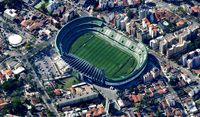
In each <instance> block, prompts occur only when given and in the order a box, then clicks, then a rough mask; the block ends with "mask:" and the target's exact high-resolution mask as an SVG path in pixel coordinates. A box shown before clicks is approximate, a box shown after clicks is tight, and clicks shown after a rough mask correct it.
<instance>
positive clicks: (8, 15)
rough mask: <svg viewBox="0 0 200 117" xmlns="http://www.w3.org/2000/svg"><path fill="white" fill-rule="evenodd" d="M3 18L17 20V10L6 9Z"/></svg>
mask: <svg viewBox="0 0 200 117" xmlns="http://www.w3.org/2000/svg"><path fill="white" fill-rule="evenodd" d="M3 16H4V17H6V18H7V19H9V20H12V21H13V20H14V19H15V18H16V16H17V13H16V10H15V9H6V10H5V11H4V13H3Z"/></svg>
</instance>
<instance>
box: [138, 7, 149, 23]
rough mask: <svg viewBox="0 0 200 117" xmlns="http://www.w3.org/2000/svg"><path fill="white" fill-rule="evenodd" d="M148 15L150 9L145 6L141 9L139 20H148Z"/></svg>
mask: <svg viewBox="0 0 200 117" xmlns="http://www.w3.org/2000/svg"><path fill="white" fill-rule="evenodd" d="M147 15H148V9H147V8H146V7H145V6H141V7H140V8H139V19H140V21H141V20H142V19H143V18H146V17H147Z"/></svg>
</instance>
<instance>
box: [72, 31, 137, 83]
mask: <svg viewBox="0 0 200 117" xmlns="http://www.w3.org/2000/svg"><path fill="white" fill-rule="evenodd" d="M70 53H72V54H74V55H76V56H78V57H80V58H82V59H84V60H86V61H87V62H89V63H90V64H92V65H94V66H96V67H97V68H100V69H102V70H103V71H104V73H105V76H106V77H107V78H108V79H110V80H121V79H123V77H125V76H127V75H129V74H130V73H131V72H132V71H133V70H134V69H135V67H136V59H135V57H134V56H133V55H131V54H129V53H128V52H125V51H124V50H121V49H119V48H118V47H116V46H112V45H111V43H110V42H108V41H106V40H104V39H103V38H102V37H101V36H99V35H97V34H95V33H92V32H90V33H86V34H84V35H82V36H80V37H79V38H78V39H77V40H76V41H75V42H74V43H73V44H72V46H71V48H70Z"/></svg>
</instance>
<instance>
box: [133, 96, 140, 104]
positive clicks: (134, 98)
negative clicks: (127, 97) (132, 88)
mask: <svg viewBox="0 0 200 117" xmlns="http://www.w3.org/2000/svg"><path fill="white" fill-rule="evenodd" d="M131 99H132V100H133V101H134V102H135V103H137V102H140V101H141V97H140V95H136V94H132V95H131Z"/></svg>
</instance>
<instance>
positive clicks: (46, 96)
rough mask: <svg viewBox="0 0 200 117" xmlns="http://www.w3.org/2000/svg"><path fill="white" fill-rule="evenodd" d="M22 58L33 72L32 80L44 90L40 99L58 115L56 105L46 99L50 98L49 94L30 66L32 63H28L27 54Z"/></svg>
mask: <svg viewBox="0 0 200 117" xmlns="http://www.w3.org/2000/svg"><path fill="white" fill-rule="evenodd" d="M23 59H25V60H26V65H27V66H28V67H29V68H31V70H32V72H33V74H34V78H35V79H34V80H35V82H36V83H37V86H38V87H40V88H41V89H42V91H43V92H44V95H41V98H42V100H43V101H44V103H45V104H46V105H47V107H48V109H49V110H50V111H51V112H54V113H55V114H56V116H58V117H59V116H60V115H59V113H58V111H57V109H56V107H55V106H54V104H53V103H52V102H50V103H48V102H47V100H51V98H50V97H49V95H48V94H47V92H46V91H45V88H44V86H43V84H42V83H41V81H40V80H39V77H38V76H37V74H36V73H35V70H34V68H33V67H32V65H31V64H30V62H29V60H28V59H27V56H26V55H24V56H23Z"/></svg>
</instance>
